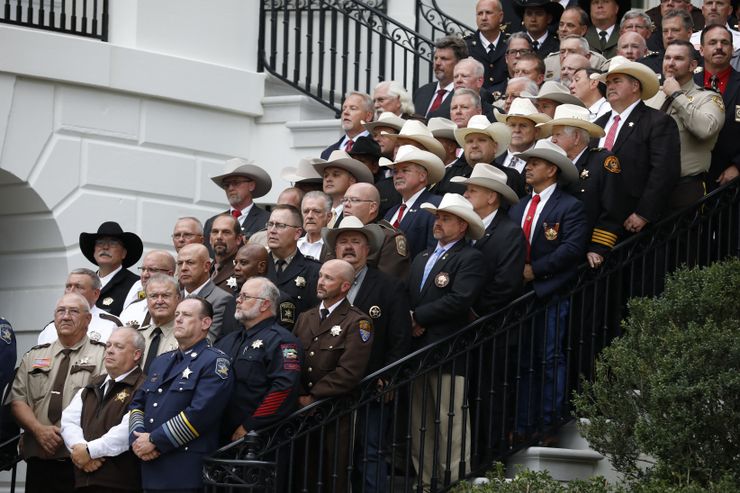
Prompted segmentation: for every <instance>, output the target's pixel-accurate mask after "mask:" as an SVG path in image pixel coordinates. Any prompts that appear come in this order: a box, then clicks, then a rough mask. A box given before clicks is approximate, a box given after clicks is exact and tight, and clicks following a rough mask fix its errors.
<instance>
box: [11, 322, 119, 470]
mask: <svg viewBox="0 0 740 493" xmlns="http://www.w3.org/2000/svg"><path fill="white" fill-rule="evenodd" d="M62 349H64V346H62V344H61V343H60V342H59V341H58V340H56V341H54V342H53V343H50V344H42V345H40V346H34V347H33V348H31V349H30V350H29V351H28V352H27V353H26V354H25V355H23V359H21V364H20V366H19V367H18V372H17V373H16V375H15V380H13V388H12V390H11V392H10V397H9V399H8V400H9V402H12V401H23V402H25V403H26V404H28V405H29V406H30V407H31V409H32V410H33V413H34V415H35V416H36V419H38V420H39V422H40V423H41V424H43V425H47V426H48V425H56V426H58V425H59V423H58V422H57V423H50V422H49V419H48V416H47V415H48V413H49V401H50V400H51V390H52V386H53V385H54V380H55V379H56V375H57V370H58V368H59V364H60V362H61V361H62V359H63V358H64V355H63V354H62ZM71 349H72V352H71V353H70V354H69V358H70V359H69V370H68V373H67V379H66V380H65V382H64V390H63V393H62V408H65V407H67V405H68V404H69V403H70V401H71V400H72V398H73V397H74V396H75V394H76V393H77V391H78V390H80V389H81V388H82V387H84V386H85V385H87V383H88V382H89V381H90V379H91V378H92V377H95V376H97V375H100V374H101V373H103V372H105V367H104V366H103V358H104V354H105V344H103V343H100V342H97V341H92V340H90V339H89V338H88V337H87V336H85V337H83V338H82V340H81V341H80V342H78V343H77V344H75V345H74V346H72V348H71ZM41 451H42V449H41V446H40V445H39V444H38V443H37V442H36V439H35V437H34V436H33V434H31V433H30V432H28V431H26V433H24V434H23V457H24V458H26V457H39V456H40V455H41ZM67 455H68V453H67V449H66V448H65V447H64V444H62V445H60V447H59V448H58V449H57V452H56V454H55V455H54V458H59V457H66V456H67Z"/></svg>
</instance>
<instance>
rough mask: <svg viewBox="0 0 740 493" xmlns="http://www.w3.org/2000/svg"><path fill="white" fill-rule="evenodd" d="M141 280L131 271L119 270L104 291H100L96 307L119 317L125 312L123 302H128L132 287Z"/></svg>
mask: <svg viewBox="0 0 740 493" xmlns="http://www.w3.org/2000/svg"><path fill="white" fill-rule="evenodd" d="M138 280H139V276H137V275H136V274H134V273H133V272H131V271H130V270H128V269H126V268H123V269H121V270H119V271H118V272H117V273H116V275H115V276H113V278H112V279H111V280H110V281H108V284H106V285H105V286H104V287H103V289H101V290H100V297H99V298H98V301H97V302H96V303H95V305H96V306H97V307H98V308H100V309H101V310H105V311H107V312H108V313H112V314H113V315H115V316H118V315H120V314H121V312H122V311H123V302H124V301H126V295H127V294H128V292H129V290H130V289H131V286H133V285H134V283H135V282H136V281H138Z"/></svg>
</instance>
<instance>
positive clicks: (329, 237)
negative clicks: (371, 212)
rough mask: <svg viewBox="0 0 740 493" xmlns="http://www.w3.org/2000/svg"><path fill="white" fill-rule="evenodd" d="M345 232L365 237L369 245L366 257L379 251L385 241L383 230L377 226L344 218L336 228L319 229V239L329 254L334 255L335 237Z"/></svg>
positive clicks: (351, 217) (354, 218)
mask: <svg viewBox="0 0 740 493" xmlns="http://www.w3.org/2000/svg"><path fill="white" fill-rule="evenodd" d="M347 231H358V232H360V233H362V234H364V235H365V237H366V238H367V243H368V245H370V253H369V254H368V256H369V255H373V254H374V253H375V252H377V251H378V250H380V247H382V246H383V241H385V233H383V229H382V228H381V227H380V226H378V225H377V224H373V223H370V224H362V221H360V220H359V219H357V218H356V217H355V216H345V217H344V218H343V219H342V222H340V223H339V226H337V227H336V228H321V237H322V238H323V239H324V243H326V247H327V248H328V250H329V252H331V253H332V254H334V252H335V249H336V244H337V237H338V236H339V235H340V234H342V233H344V232H347Z"/></svg>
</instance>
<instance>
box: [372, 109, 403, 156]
mask: <svg viewBox="0 0 740 493" xmlns="http://www.w3.org/2000/svg"><path fill="white" fill-rule="evenodd" d="M405 123H406V120H404V119H403V118H401V117H400V116H397V115H395V114H394V113H390V112H388V111H384V112H383V113H381V114H380V116H379V117H378V119H377V120H375V121H372V122H364V123H363V125H364V127H365V128H366V129H367V131H368V132H370V135H372V137H373V139H374V140H375V142H377V143H378V145H379V146H380V155H381V156H382V157H384V158H387V159H393V152H394V148H395V146H396V142H395V141H393V140H391V139H388V138H387V135H393V134H397V133H398V132H400V131H401V128H403V125H404V124H405Z"/></svg>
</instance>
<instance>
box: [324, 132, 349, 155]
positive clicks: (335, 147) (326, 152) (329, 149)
mask: <svg viewBox="0 0 740 493" xmlns="http://www.w3.org/2000/svg"><path fill="white" fill-rule="evenodd" d="M343 140H344V135H342V136H341V137H340V138H339V140H338V141H336V142H334V143H333V144H332V145H330V146H329V147H327V148H326V149H324V150H323V151H321V159H329V156H331V153H332V152H334V151H338V150H339V146H340V145H342V141H343Z"/></svg>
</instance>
